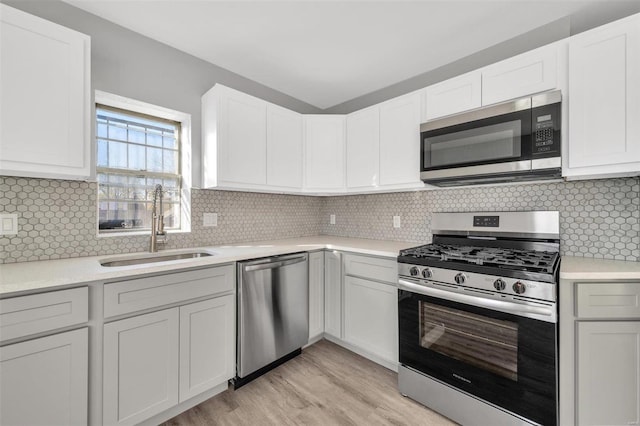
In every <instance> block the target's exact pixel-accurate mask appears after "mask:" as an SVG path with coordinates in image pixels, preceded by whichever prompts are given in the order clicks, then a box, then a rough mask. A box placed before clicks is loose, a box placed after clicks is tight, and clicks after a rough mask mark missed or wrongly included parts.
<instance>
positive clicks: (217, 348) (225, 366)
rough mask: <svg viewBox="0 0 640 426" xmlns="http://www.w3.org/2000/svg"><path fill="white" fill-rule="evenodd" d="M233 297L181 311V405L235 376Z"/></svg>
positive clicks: (195, 304)
mask: <svg viewBox="0 0 640 426" xmlns="http://www.w3.org/2000/svg"><path fill="white" fill-rule="evenodd" d="M235 302H236V300H235V296H233V295H228V296H223V297H217V298H215V299H209V300H205V301H203V302H198V303H192V304H190V305H186V306H181V307H180V392H179V395H180V402H183V401H186V400H187V399H189V398H191V397H194V396H196V395H198V394H199V393H202V392H204V391H206V390H208V389H211V388H213V387H214V386H217V385H219V384H220V383H224V382H226V381H227V380H229V379H230V378H231V377H233V376H234V375H235V362H236V356H235V354H236V352H235V346H236V334H235V333H236V325H235V320H234V319H235Z"/></svg>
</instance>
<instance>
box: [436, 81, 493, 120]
mask: <svg viewBox="0 0 640 426" xmlns="http://www.w3.org/2000/svg"><path fill="white" fill-rule="evenodd" d="M481 93H482V86H481V75H480V71H473V72H470V73H467V74H463V75H461V76H458V77H455V78H452V79H449V80H445V81H443V82H441V83H438V84H434V85H433V86H429V87H427V89H426V94H425V96H426V102H427V105H426V109H427V111H426V115H427V120H433V119H434V118H438V117H443V116H445V115H450V114H456V113H458V112H462V111H467V110H470V109H474V108H479V107H480V105H481V101H482V99H481V97H480V95H481Z"/></svg>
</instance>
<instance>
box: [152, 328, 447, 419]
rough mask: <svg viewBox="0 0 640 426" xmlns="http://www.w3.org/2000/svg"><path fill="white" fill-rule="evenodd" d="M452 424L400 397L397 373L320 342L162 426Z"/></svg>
mask: <svg viewBox="0 0 640 426" xmlns="http://www.w3.org/2000/svg"><path fill="white" fill-rule="evenodd" d="M454 424H455V423H452V422H451V421H450V420H448V419H446V418H445V417H442V416H440V415H439V414H436V413H435V412H433V411H431V410H429V409H427V408H425V407H423V406H422V405H420V404H418V403H416V402H414V401H412V400H411V399H409V398H405V397H403V396H402V395H400V393H399V392H398V388H397V374H396V373H394V372H392V371H390V370H388V369H386V368H384V367H382V366H379V365H378V364H375V363H373V362H371V361H369V360H367V359H365V358H363V357H361V356H359V355H356V354H354V353H352V352H350V351H348V350H346V349H344V348H342V347H340V346H338V345H336V344H334V343H331V342H328V341H326V340H322V341H320V342H318V343H316V344H314V345H312V346H310V347H308V348H306V349H304V350H303V351H302V354H301V355H299V356H297V357H296V358H294V359H292V360H290V361H288V362H287V363H285V364H283V365H281V366H279V367H278V368H276V369H275V370H272V371H270V372H269V373H267V374H265V375H263V376H261V377H259V378H258V379H256V380H254V381H253V382H251V383H248V384H246V385H245V386H243V387H241V388H240V389H238V390H237V391H234V390H232V389H229V390H227V391H225V392H223V393H221V394H218V395H216V396H215V397H213V398H211V399H209V400H207V401H205V402H203V403H202V404H200V405H198V406H196V407H194V408H192V409H191V410H189V411H186V412H184V413H182V414H180V415H179V416H177V417H174V418H173V419H171V420H169V421H168V422H166V423H165V424H164V426H178V425H180V426H183V425H193V426H204V425H236V426H237V425H424V426H431V425H433V426H445V425H446V426H450V425H454Z"/></svg>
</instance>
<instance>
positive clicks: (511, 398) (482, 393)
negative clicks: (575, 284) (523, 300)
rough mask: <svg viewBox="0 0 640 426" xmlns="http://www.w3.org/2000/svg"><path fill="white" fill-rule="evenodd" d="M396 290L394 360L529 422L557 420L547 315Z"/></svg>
mask: <svg viewBox="0 0 640 426" xmlns="http://www.w3.org/2000/svg"><path fill="white" fill-rule="evenodd" d="M400 287H401V288H402V285H400ZM398 295H399V296H398V297H399V302H398V314H399V340H400V348H399V350H400V352H399V355H400V364H402V365H404V366H406V367H409V368H412V369H414V370H417V371H419V372H422V373H423V374H426V375H428V376H431V377H433V378H435V379H437V380H440V381H442V382H445V383H447V384H449V385H450V386H452V387H454V388H457V389H459V390H462V391H465V392H467V393H469V394H471V395H474V396H476V397H477V398H480V399H482V400H484V401H487V402H489V403H491V404H493V405H496V406H498V407H501V408H502V409H504V410H507V411H510V412H512V413H514V414H516V415H519V416H521V417H524V418H526V419H528V420H530V421H533V422H535V423H540V424H544V425H555V424H557V417H556V408H557V402H556V401H557V397H556V380H557V379H556V378H557V375H556V359H557V353H556V342H557V336H556V324H555V323H554V322H546V321H542V320H539V319H531V318H525V317H522V316H519V315H515V314H512V313H505V312H500V311H496V310H493V309H487V308H483V307H477V306H472V305H469V304H466V303H459V302H453V301H449V300H445V299H443V298H440V297H432V296H427V295H424V294H419V293H416V292H412V291H408V290H402V289H401V290H400V291H399V293H398Z"/></svg>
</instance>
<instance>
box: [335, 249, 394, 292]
mask: <svg viewBox="0 0 640 426" xmlns="http://www.w3.org/2000/svg"><path fill="white" fill-rule="evenodd" d="M344 273H345V275H352V276H357V277H362V278H369V279H372V280H376V281H384V282H388V283H393V284H394V285H395V284H396V283H397V282H398V262H397V261H396V260H395V259H384V258H380V257H371V256H359V255H357V254H345V255H344Z"/></svg>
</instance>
